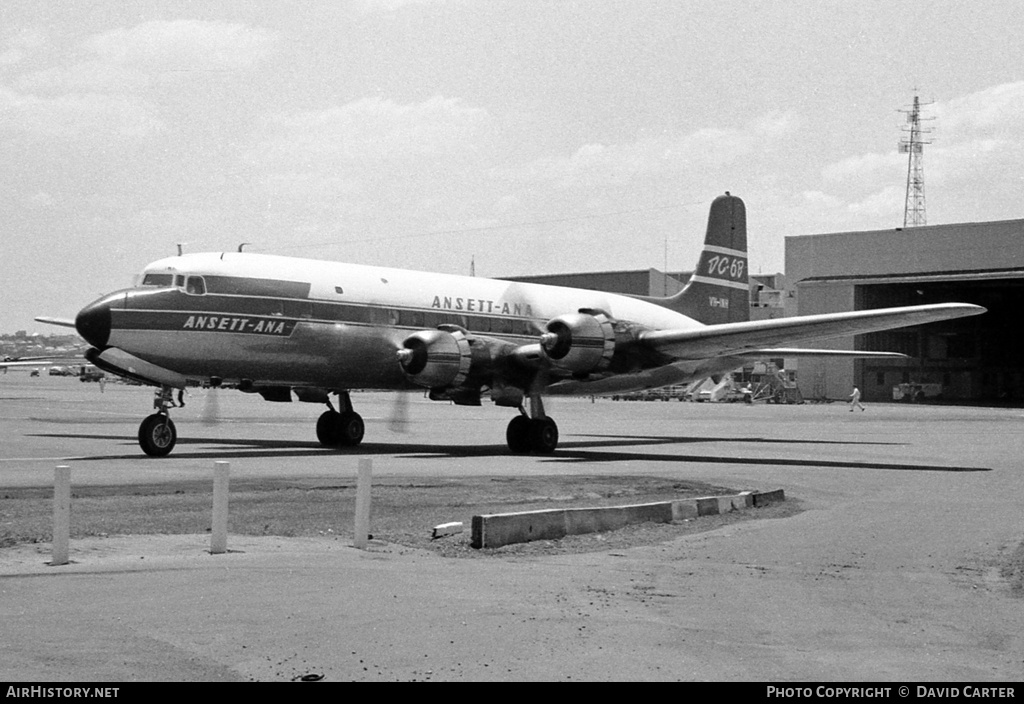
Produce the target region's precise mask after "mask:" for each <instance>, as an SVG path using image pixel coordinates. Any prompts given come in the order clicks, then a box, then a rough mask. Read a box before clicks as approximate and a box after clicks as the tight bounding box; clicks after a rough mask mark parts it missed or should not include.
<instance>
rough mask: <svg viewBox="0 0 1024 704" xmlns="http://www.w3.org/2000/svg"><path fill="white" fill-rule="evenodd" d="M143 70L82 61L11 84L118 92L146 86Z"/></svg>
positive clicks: (34, 89)
mask: <svg viewBox="0 0 1024 704" xmlns="http://www.w3.org/2000/svg"><path fill="white" fill-rule="evenodd" d="M149 84H150V79H149V77H148V76H146V74H144V73H142V72H140V71H136V70H133V69H130V68H126V67H124V66H120V65H118V64H114V63H110V62H107V61H85V62H82V63H78V64H75V65H73V66H70V67H64V66H58V67H53V68H48V69H44V70H42V71H34V72H32V73H27V74H25V75H23V76H20V77H18V78H17V79H16V80H15V81H14V86H15V87H16V88H18V89H19V90H22V91H25V92H33V93H73V92H90V93H92V92H97V93H121V92H137V91H140V90H142V89H144V88H146V87H147V86H148V85H149Z"/></svg>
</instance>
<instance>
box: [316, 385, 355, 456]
mask: <svg viewBox="0 0 1024 704" xmlns="http://www.w3.org/2000/svg"><path fill="white" fill-rule="evenodd" d="M338 405H339V406H340V407H341V409H342V410H341V411H340V412H339V411H336V410H334V406H332V405H331V401H330V399H328V401H327V407H328V409H329V410H326V411H324V413H323V415H321V416H320V418H319V420H317V422H316V438H317V440H319V441H320V444H321V445H323V446H324V447H355V446H356V445H358V444H359V443H361V442H362V441H363V432H364V430H365V426H364V424H363V417H362V416H360V415H359V414H358V413H356V412H355V411H353V410H352V400H351V399H350V398H349V395H348V392H347V391H342V392H340V393H339V394H338Z"/></svg>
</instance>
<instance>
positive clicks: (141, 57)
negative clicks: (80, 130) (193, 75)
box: [84, 20, 279, 71]
mask: <svg viewBox="0 0 1024 704" xmlns="http://www.w3.org/2000/svg"><path fill="white" fill-rule="evenodd" d="M278 40H279V34H278V33H277V32H273V31H270V30H266V29H260V28H254V27H248V26H246V25H243V24H235V23H230V22H204V21H200V20H173V21H154V22H144V23H143V24H140V25H137V26H135V27H132V28H131V29H115V30H113V31H110V32H105V33H103V34H100V35H97V36H95V37H92V38H91V39H89V40H87V41H86V42H85V43H84V45H85V47H86V48H87V49H89V50H90V51H93V52H95V53H96V54H97V55H98V56H99V57H100V58H102V59H103V60H106V61H111V62H114V63H117V64H122V65H126V66H134V67H140V68H144V69H146V70H149V71H235V70H241V69H248V68H251V67H252V66H253V65H255V64H256V63H257V62H258V61H260V60H261V59H263V58H265V57H267V56H268V55H269V54H270V53H272V52H273V51H274V50H275V48H276V45H277V42H278Z"/></svg>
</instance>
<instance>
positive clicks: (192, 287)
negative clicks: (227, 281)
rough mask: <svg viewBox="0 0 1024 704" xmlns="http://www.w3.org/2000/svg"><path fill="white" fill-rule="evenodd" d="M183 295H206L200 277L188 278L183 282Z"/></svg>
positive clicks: (204, 284) (204, 286)
mask: <svg viewBox="0 0 1024 704" xmlns="http://www.w3.org/2000/svg"><path fill="white" fill-rule="evenodd" d="M185 293H191V294H192V295H194V296H202V295H204V294H205V293H206V282H205V281H204V280H203V277H202V276H190V277H188V279H186V281H185Z"/></svg>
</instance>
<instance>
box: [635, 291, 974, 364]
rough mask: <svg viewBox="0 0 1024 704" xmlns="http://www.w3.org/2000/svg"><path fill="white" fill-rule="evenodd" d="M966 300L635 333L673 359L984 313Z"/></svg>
mask: <svg viewBox="0 0 1024 704" xmlns="http://www.w3.org/2000/svg"><path fill="white" fill-rule="evenodd" d="M984 312H985V308H983V307H981V306H976V305H972V304H969V303H936V304H933V305H925V306H904V307H900V308H879V309H874V310H858V311H851V312H846V313H824V314H821V315H806V316H797V317H793V318H775V319H772V320H752V321H749V322H743V323H725V324H723V325H708V326H705V327H700V328H696V329H691V330H654V331H651V332H645V333H642V334H641V335H640V340H639V341H640V344H642V345H644V346H646V347H650V348H652V349H655V350H657V351H659V352H662V353H665V354H668V355H671V356H672V357H675V358H676V359H708V358H710V357H722V356H749V355H750V354H752V353H754V352H755V351H759V350H762V349H764V348H766V347H772V346H774V345H778V344H787V343H788V344H792V343H794V342H796V343H799V342H803V341H808V340H823V339H827V338H832V337H841V336H846V335H863V334H865V333H869V332H877V331H879V330H889V329H891V328H899V327H906V326H909V325H922V324H924V323H931V322H936V321H939V320H949V319H951V318H962V317H966V316H969V315H978V314H980V313H984Z"/></svg>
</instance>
